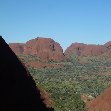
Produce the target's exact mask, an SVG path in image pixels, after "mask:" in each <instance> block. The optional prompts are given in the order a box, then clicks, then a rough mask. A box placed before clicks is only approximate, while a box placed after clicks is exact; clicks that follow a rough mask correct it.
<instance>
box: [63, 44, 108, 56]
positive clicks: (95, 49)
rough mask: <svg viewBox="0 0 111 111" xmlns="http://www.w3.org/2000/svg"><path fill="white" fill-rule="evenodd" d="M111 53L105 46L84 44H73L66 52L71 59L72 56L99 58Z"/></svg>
mask: <svg viewBox="0 0 111 111" xmlns="http://www.w3.org/2000/svg"><path fill="white" fill-rule="evenodd" d="M108 51H109V48H107V47H105V46H104V45H91V44H89V45H87V44H83V43H73V44H71V45H70V46H69V47H68V48H67V49H66V51H65V53H64V54H65V56H66V57H69V56H70V55H72V54H75V55H78V56H98V55H101V54H103V53H106V52H108Z"/></svg>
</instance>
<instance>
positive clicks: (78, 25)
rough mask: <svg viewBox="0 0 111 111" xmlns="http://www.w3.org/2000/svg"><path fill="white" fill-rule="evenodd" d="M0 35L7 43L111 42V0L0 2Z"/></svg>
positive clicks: (6, 0) (22, 0)
mask: <svg viewBox="0 0 111 111" xmlns="http://www.w3.org/2000/svg"><path fill="white" fill-rule="evenodd" d="M0 35H2V36H3V38H4V39H5V40H6V42H7V43H12V42H26V41H28V40H30V39H33V38H36V37H46V38H52V39H54V40H55V41H56V42H59V43H60V44H61V46H62V47H63V49H64V50H65V49H66V47H68V46H69V45H70V44H71V43H74V42H79V43H86V44H104V43H105V42H107V41H111V0H0Z"/></svg>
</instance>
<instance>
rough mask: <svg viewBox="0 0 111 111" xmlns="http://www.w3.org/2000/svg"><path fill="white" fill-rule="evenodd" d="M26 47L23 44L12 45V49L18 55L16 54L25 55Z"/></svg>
mask: <svg viewBox="0 0 111 111" xmlns="http://www.w3.org/2000/svg"><path fill="white" fill-rule="evenodd" d="M24 45H25V44H22V43H10V44H9V46H10V48H11V49H12V50H13V51H14V52H15V53H16V54H23V52H24Z"/></svg>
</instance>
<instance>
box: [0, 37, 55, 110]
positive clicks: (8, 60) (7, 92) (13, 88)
mask: <svg viewBox="0 0 111 111" xmlns="http://www.w3.org/2000/svg"><path fill="white" fill-rule="evenodd" d="M0 111H53V108H47V107H46V105H45V104H44V100H43V98H41V95H40V91H39V89H38V88H37V87H36V84H35V82H34V80H33V78H32V77H31V75H30V74H29V72H28V71H27V70H26V68H25V67H24V66H23V64H22V63H21V62H20V61H19V60H18V58H17V57H16V55H15V54H14V53H13V51H12V50H11V49H10V47H9V46H8V45H7V44H6V42H5V41H4V40H3V39H2V37H1V36H0Z"/></svg>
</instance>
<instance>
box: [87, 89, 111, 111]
mask: <svg viewBox="0 0 111 111" xmlns="http://www.w3.org/2000/svg"><path fill="white" fill-rule="evenodd" d="M87 108H88V111H111V87H109V88H107V89H106V90H105V91H104V92H102V93H101V94H100V95H99V96H98V97H97V98H96V99H94V100H92V101H90V102H88V103H87Z"/></svg>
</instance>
